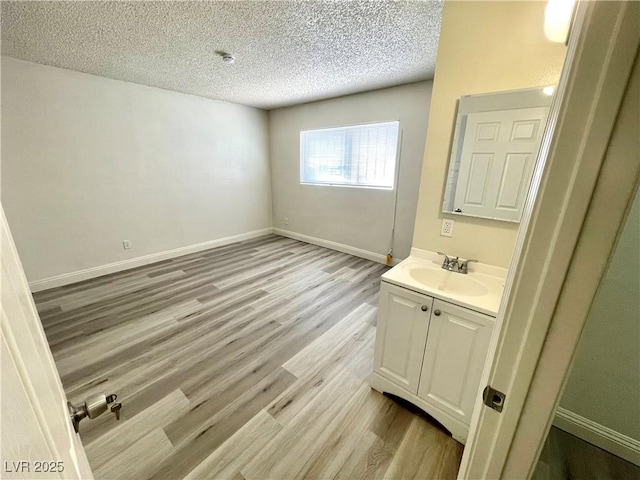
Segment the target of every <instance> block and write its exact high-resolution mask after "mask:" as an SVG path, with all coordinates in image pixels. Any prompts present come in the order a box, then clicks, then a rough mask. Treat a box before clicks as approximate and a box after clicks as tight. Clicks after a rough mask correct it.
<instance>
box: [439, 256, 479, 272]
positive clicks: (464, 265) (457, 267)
mask: <svg viewBox="0 0 640 480" xmlns="http://www.w3.org/2000/svg"><path fill="white" fill-rule="evenodd" d="M438 255H443V256H444V261H443V262H442V268H443V269H444V270H448V271H450V272H455V273H462V274H464V275H466V274H467V273H469V263H471V262H476V263H477V262H478V261H477V260H473V259H469V260H462V261H460V259H459V258H458V257H455V258H449V256H448V255H446V254H444V253H442V252H438Z"/></svg>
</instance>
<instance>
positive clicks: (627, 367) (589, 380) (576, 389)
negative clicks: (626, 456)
mask: <svg viewBox="0 0 640 480" xmlns="http://www.w3.org/2000/svg"><path fill="white" fill-rule="evenodd" d="M639 350H640V193H637V194H636V198H635V201H634V203H633V208H632V210H631V212H630V213H629V216H628V217H627V220H626V223H625V226H624V229H623V231H622V235H621V237H620V239H619V241H618V244H617V246H616V249H615V251H614V254H613V258H612V260H611V263H610V264H609V267H608V269H607V273H606V275H605V276H604V278H603V280H602V282H601V283H600V286H599V287H598V293H597V295H596V297H595V299H594V302H593V305H592V306H591V310H590V311H589V316H588V317H587V321H586V323H585V327H584V331H583V332H582V336H581V337H580V343H578V350H577V352H576V357H575V359H574V362H573V366H572V367H571V372H570V374H569V378H568V379H567V384H566V386H565V390H564V393H563V395H562V399H561V400H560V406H561V407H562V408H565V409H567V410H570V411H572V412H574V413H577V414H578V415H580V416H583V417H585V418H588V419H589V420H591V421H593V422H596V423H599V424H600V425H603V426H605V427H608V428H610V429H612V430H614V431H616V432H618V433H622V434H623V435H626V436H628V437H631V438H634V439H636V440H638V441H640V359H639V358H638V352H639Z"/></svg>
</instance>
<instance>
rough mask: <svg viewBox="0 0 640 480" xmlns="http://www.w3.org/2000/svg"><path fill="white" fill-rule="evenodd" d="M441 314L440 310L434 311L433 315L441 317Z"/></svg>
mask: <svg viewBox="0 0 640 480" xmlns="http://www.w3.org/2000/svg"><path fill="white" fill-rule="evenodd" d="M441 313H442V312H441V311H440V310H434V312H433V314H434V315H435V316H436V317H439V316H440V314H441Z"/></svg>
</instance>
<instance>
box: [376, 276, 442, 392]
mask: <svg viewBox="0 0 640 480" xmlns="http://www.w3.org/2000/svg"><path fill="white" fill-rule="evenodd" d="M432 303H433V298H431V297H428V296H426V295H421V294H419V293H416V292H412V291H411V290H407V289H406V288H400V287H397V286H395V285H391V284H388V283H385V282H382V283H381V284H380V304H379V306H378V324H377V326H376V330H377V331H376V348H375V358H374V371H375V372H377V373H378V374H380V375H382V376H383V377H385V378H386V379H388V380H390V381H391V382H393V383H395V384H396V385H399V386H401V387H402V388H404V389H406V390H408V391H409V392H411V393H413V394H415V393H417V392H418V381H419V379H420V368H421V366H422V357H423V355H424V348H425V343H426V340H427V331H428V330H429V315H430V314H431V305H432Z"/></svg>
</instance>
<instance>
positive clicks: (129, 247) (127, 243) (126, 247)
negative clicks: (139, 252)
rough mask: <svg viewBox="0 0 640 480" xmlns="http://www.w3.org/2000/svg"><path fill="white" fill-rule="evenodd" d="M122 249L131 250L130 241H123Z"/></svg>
mask: <svg viewBox="0 0 640 480" xmlns="http://www.w3.org/2000/svg"><path fill="white" fill-rule="evenodd" d="M122 248H124V249H125V250H131V240H123V241H122Z"/></svg>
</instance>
